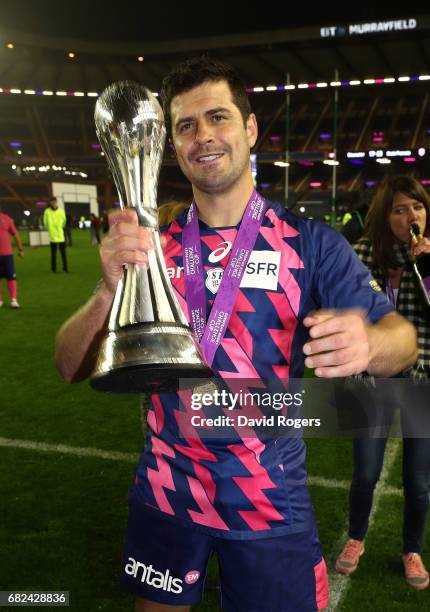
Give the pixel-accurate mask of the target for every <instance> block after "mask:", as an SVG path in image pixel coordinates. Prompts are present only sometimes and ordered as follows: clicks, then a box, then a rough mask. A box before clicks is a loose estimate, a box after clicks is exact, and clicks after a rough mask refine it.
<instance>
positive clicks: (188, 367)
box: [90, 323, 213, 393]
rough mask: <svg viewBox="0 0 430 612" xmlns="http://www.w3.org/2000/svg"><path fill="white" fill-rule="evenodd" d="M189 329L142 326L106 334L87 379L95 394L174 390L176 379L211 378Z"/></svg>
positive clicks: (174, 326) (178, 326) (146, 324)
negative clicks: (94, 365) (100, 392)
mask: <svg viewBox="0 0 430 612" xmlns="http://www.w3.org/2000/svg"><path fill="white" fill-rule="evenodd" d="M212 376H213V373H212V371H211V369H210V368H209V367H208V366H207V365H206V363H205V361H204V359H203V357H202V355H201V352H200V347H199V345H198V343H197V342H196V340H195V338H194V336H193V334H192V332H191V330H190V329H189V328H188V327H182V326H180V325H177V324H176V323H175V324H158V325H157V324H152V323H150V324H149V323H143V324H140V325H132V326H129V327H124V328H121V329H119V330H116V331H111V332H109V333H108V335H107V336H106V338H105V339H104V341H103V343H102V346H101V347H100V351H99V358H98V361H97V364H96V368H95V370H94V373H93V376H92V378H91V380H90V385H91V386H92V387H93V389H96V390H97V391H105V392H110V393H145V392H151V393H153V392H158V391H177V390H178V388H179V380H180V379H186V378H191V379H196V378H212Z"/></svg>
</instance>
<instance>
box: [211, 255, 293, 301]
mask: <svg viewBox="0 0 430 612" xmlns="http://www.w3.org/2000/svg"><path fill="white" fill-rule="evenodd" d="M280 262H281V253H278V252H276V251H252V253H251V255H250V257H249V260H248V264H247V266H246V270H245V274H244V275H243V278H242V282H241V283H240V286H241V287H249V288H254V289H269V291H270V290H271V291H276V289H277V287H278V278H279V264H280ZM223 274H224V270H223V269H222V268H213V269H212V270H208V271H207V272H206V281H205V284H206V287H207V288H208V289H209V291H210V292H211V293H213V294H214V295H215V294H216V293H217V291H218V289H219V286H220V284H221V280H222V276H223Z"/></svg>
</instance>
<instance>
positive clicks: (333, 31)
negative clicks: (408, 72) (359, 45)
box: [320, 18, 417, 38]
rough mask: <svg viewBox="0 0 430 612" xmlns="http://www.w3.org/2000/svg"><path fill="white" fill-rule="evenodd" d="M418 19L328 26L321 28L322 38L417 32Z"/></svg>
mask: <svg viewBox="0 0 430 612" xmlns="http://www.w3.org/2000/svg"><path fill="white" fill-rule="evenodd" d="M416 27H417V20H416V19H413V18H411V19H396V20H390V21H373V22H371V23H350V24H348V25H347V26H328V27H324V28H320V35H321V38H333V37H338V36H356V35H361V34H376V33H379V32H400V31H403V30H415V29H416Z"/></svg>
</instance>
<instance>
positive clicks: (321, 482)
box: [308, 476, 403, 497]
mask: <svg viewBox="0 0 430 612" xmlns="http://www.w3.org/2000/svg"><path fill="white" fill-rule="evenodd" d="M350 484H351V481H350V480H333V479H331V478H324V477H323V476H309V478H308V485H310V486H311V487H321V488H323V489H346V490H348V491H349V486H350ZM383 494H384V495H394V496H395V497H403V489H400V488H399V487H385V488H384V491H383Z"/></svg>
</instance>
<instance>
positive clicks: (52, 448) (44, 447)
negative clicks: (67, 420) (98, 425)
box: [0, 438, 139, 463]
mask: <svg viewBox="0 0 430 612" xmlns="http://www.w3.org/2000/svg"><path fill="white" fill-rule="evenodd" d="M1 446H3V447H6V448H22V449H25V450H31V451H40V452H43V453H60V454H62V455H76V456H77V457H94V458H96V459H108V460H111V461H130V462H133V463H135V462H136V461H137V460H138V459H139V455H136V454H134V453H120V452H117V451H105V450H102V449H100V448H85V447H81V446H67V445H66V444H47V443H45V442H33V441H30V440H14V439H13V438H0V447H1Z"/></svg>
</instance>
